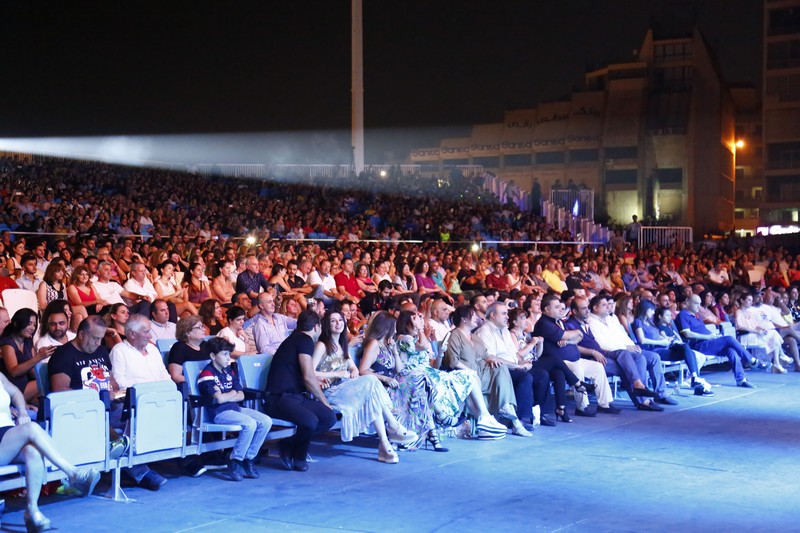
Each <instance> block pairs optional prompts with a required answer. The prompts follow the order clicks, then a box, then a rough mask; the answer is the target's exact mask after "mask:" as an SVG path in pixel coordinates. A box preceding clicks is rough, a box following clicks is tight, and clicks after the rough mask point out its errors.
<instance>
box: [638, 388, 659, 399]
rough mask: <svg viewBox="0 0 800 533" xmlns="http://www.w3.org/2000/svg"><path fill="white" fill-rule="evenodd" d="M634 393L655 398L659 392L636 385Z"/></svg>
mask: <svg viewBox="0 0 800 533" xmlns="http://www.w3.org/2000/svg"><path fill="white" fill-rule="evenodd" d="M633 393H634V394H635V395H636V396H639V397H643V398H655V397H656V396H657V394H656V393H655V392H653V391H651V390H650V389H648V388H644V389H637V388H636V387H634V388H633Z"/></svg>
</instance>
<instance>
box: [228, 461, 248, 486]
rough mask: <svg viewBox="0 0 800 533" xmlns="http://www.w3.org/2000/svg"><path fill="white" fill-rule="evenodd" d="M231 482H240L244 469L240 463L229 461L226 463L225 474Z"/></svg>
mask: <svg viewBox="0 0 800 533" xmlns="http://www.w3.org/2000/svg"><path fill="white" fill-rule="evenodd" d="M225 473H226V474H227V475H228V479H230V480H231V481H241V480H242V478H243V477H244V469H243V468H242V463H241V461H238V460H236V459H231V460H230V462H229V463H228V470H227V471H226V472H225Z"/></svg>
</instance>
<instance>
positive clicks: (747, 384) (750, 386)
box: [736, 381, 756, 389]
mask: <svg viewBox="0 0 800 533" xmlns="http://www.w3.org/2000/svg"><path fill="white" fill-rule="evenodd" d="M736 386H737V387H744V388H745V389H755V388H756V386H755V385H753V384H752V383H750V382H749V381H740V382H739V383H737V384H736Z"/></svg>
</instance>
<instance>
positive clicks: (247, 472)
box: [242, 459, 259, 479]
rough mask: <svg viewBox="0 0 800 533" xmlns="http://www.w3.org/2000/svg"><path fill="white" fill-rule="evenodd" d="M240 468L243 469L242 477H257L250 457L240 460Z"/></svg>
mask: <svg viewBox="0 0 800 533" xmlns="http://www.w3.org/2000/svg"><path fill="white" fill-rule="evenodd" d="M242 470H244V477H246V478H249V479H258V476H259V474H258V470H256V465H255V463H253V460H252V459H245V460H244V461H242Z"/></svg>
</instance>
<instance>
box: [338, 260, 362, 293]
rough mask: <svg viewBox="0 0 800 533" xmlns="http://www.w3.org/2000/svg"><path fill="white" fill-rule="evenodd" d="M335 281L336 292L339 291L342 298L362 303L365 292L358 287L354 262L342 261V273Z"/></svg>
mask: <svg viewBox="0 0 800 533" xmlns="http://www.w3.org/2000/svg"><path fill="white" fill-rule="evenodd" d="M333 279H334V280H335V281H336V290H337V291H339V295H340V296H341V298H347V299H348V300H351V301H353V302H355V303H358V302H360V301H361V297H362V296H363V295H364V292H363V291H362V290H361V288H360V287H359V286H358V281H357V280H356V276H355V274H354V273H353V260H352V259H350V258H347V259H345V260H344V261H342V271H341V272H339V273H338V274H336V275H335V276H334V277H333Z"/></svg>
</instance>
